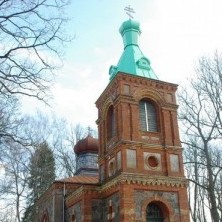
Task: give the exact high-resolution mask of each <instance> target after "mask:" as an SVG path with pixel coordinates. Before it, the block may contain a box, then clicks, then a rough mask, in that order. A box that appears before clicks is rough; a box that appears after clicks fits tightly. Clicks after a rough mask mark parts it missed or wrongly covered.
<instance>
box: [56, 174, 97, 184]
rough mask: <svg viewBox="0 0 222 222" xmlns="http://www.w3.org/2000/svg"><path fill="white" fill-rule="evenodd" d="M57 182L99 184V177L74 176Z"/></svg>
mask: <svg viewBox="0 0 222 222" xmlns="http://www.w3.org/2000/svg"><path fill="white" fill-rule="evenodd" d="M57 182H66V183H77V184H97V183H98V182H99V178H98V176H84V175H82V176H73V177H68V178H64V179H61V180H57Z"/></svg>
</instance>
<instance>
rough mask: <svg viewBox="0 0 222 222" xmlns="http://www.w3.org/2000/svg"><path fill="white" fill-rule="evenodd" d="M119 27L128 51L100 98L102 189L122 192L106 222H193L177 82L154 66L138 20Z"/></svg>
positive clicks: (106, 195) (112, 71) (113, 69)
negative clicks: (167, 79)
mask: <svg viewBox="0 0 222 222" xmlns="http://www.w3.org/2000/svg"><path fill="white" fill-rule="evenodd" d="M119 31H120V34H121V35H122V38H123V44H124V51H123V53H122V55H121V57H120V60H119V62H118V64H117V66H111V67H110V70H109V74H110V82H109V84H108V86H107V87H106V89H105V90H104V91H103V93H102V94H101V96H100V97H99V99H98V100H97V102H96V106H97V108H98V120H97V124H98V131H99V161H98V164H99V180H100V183H101V192H102V193H103V198H104V199H107V198H109V197H110V196H112V194H114V193H115V195H117V196H118V198H117V199H118V201H116V205H118V207H117V212H116V213H115V212H114V214H111V215H113V216H112V218H111V219H112V220H107V221H125V222H129V221H137V222H139V221H140V222H142V221H159V222H161V221H162V222H166V221H167V222H170V221H177V222H178V221H181V222H189V221H190V220H189V210H188V201H187V191H186V187H187V180H186V178H185V177H184V170H183V160H182V147H181V143H180V138H179V130H178V121H177V108H178V105H177V104H176V96H175V92H176V90H177V85H176V84H172V83H167V82H163V81H161V80H159V79H158V77H157V76H156V74H155V73H154V71H153V70H152V68H151V65H150V61H149V59H148V58H147V57H145V56H144V55H143V53H142V51H141V50H140V47H139V45H138V37H139V35H140V33H141V31H140V24H139V22H137V21H135V20H132V19H129V20H127V21H125V22H124V23H123V24H122V25H121V27H120V30H119ZM110 201H111V200H110ZM110 203H111V202H110ZM110 205H112V204H110ZM110 217H111V216H110Z"/></svg>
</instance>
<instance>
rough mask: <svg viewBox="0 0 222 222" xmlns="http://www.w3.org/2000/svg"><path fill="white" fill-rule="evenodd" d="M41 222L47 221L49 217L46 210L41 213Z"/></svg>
mask: <svg viewBox="0 0 222 222" xmlns="http://www.w3.org/2000/svg"><path fill="white" fill-rule="evenodd" d="M42 222H49V217H48V213H47V211H46V212H45V213H44V214H43V217H42Z"/></svg>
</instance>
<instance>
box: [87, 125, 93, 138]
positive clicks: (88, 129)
mask: <svg viewBox="0 0 222 222" xmlns="http://www.w3.org/2000/svg"><path fill="white" fill-rule="evenodd" d="M87 131H88V136H92V133H93V130H92V128H91V127H90V126H88V127H87Z"/></svg>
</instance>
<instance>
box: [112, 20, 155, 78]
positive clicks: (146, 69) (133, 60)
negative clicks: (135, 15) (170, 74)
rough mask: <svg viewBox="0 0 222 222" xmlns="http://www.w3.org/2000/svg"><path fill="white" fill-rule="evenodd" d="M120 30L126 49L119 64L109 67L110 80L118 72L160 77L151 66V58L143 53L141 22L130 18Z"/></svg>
mask: <svg viewBox="0 0 222 222" xmlns="http://www.w3.org/2000/svg"><path fill="white" fill-rule="evenodd" d="M119 32H120V34H121V35H122V38H123V44H124V51H123V53H122V55H121V57H120V59H119V62H118V64H117V66H111V67H110V69H109V75H110V80H112V79H113V78H114V77H115V76H116V74H117V73H118V72H124V73H127V74H131V75H136V76H143V77H146V78H151V79H158V78H157V76H156V74H155V73H154V71H153V70H152V68H151V66H150V61H149V59H148V58H146V57H145V56H144V55H143V53H142V51H141V50H140V47H139V45H138V36H139V35H140V34H141V30H140V23H139V22H137V21H135V20H132V19H129V20H127V21H125V22H123V24H122V25H121V27H120V29H119Z"/></svg>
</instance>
